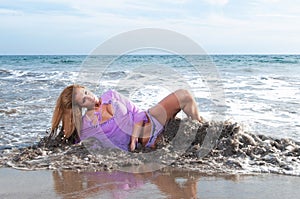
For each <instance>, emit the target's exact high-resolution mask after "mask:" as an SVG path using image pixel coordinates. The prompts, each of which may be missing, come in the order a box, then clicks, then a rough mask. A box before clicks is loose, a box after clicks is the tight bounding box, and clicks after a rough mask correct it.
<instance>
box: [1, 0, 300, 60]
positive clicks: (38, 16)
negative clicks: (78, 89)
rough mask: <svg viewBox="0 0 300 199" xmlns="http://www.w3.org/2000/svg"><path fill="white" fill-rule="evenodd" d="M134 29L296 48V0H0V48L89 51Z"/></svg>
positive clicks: (227, 47) (299, 38) (299, 49)
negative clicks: (152, 29) (165, 30)
mask: <svg viewBox="0 0 300 199" xmlns="http://www.w3.org/2000/svg"><path fill="white" fill-rule="evenodd" d="M139 28H162V29H168V30H172V31H175V32H178V33H180V34H183V35H185V36H187V37H188V38H190V39H192V40H193V41H195V42H197V43H198V44H199V45H200V46H201V47H202V48H203V49H204V50H205V51H206V52H207V53H209V54H300V0H247V1H243V0H148V1H146V0H143V1H138V0H112V1H107V0H105V1H104V0H0V55H7V54H12V55H13V54H24V55H26V54H89V53H90V52H91V51H93V49H95V48H96V47H97V46H99V45H100V44H101V43H103V42H105V41H106V40H108V39H110V38H112V37H113V36H115V35H118V34H120V33H123V32H126V31H131V30H135V29H139ZM174 42H176V41H174Z"/></svg>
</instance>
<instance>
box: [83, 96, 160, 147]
mask: <svg viewBox="0 0 300 199" xmlns="http://www.w3.org/2000/svg"><path fill="white" fill-rule="evenodd" d="M101 100H102V103H101V105H100V106H102V105H103V104H111V105H112V107H113V111H114V115H113V117H112V118H110V119H109V120H107V121H105V122H104V123H101V124H100V121H101V120H102V116H101V113H100V112H95V115H97V117H98V124H96V125H94V124H93V123H92V121H90V120H89V119H88V118H87V116H86V115H84V116H83V117H82V129H81V134H80V139H81V140H85V139H88V138H96V139H97V140H98V141H99V142H100V143H101V145H102V147H105V148H119V149H122V150H125V151H128V149H129V143H130V139H131V134H132V132H133V126H134V124H135V123H138V122H141V121H144V122H148V118H147V115H146V114H147V113H146V112H145V111H143V110H140V109H139V108H138V107H137V106H135V105H134V104H133V103H132V102H131V101H130V100H128V99H127V98H126V97H124V96H123V95H121V94H119V93H117V92H115V91H113V90H108V91H107V92H105V93H103V95H102V96H101ZM100 110H101V107H100ZM148 115H149V114H148ZM152 119H153V118H152ZM161 127H162V125H161ZM162 128H163V127H162ZM162 128H161V129H157V130H159V131H160V132H161V130H162ZM152 132H153V131H152ZM160 132H159V133H160ZM153 135H154V134H153ZM155 135H156V136H155V139H156V137H157V135H158V134H157V133H155ZM155 139H154V140H155ZM151 140H153V139H151Z"/></svg>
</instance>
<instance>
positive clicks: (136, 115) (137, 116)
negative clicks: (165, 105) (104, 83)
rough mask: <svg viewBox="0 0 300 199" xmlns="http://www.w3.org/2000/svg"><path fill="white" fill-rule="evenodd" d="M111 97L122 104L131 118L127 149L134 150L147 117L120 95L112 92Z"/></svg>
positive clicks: (142, 111)
mask: <svg viewBox="0 0 300 199" xmlns="http://www.w3.org/2000/svg"><path fill="white" fill-rule="evenodd" d="M112 97H113V98H115V99H117V100H118V101H119V102H121V103H122V104H124V105H125V106H126V108H127V111H129V112H130V113H131V114H132V116H133V122H134V125H133V131H132V132H131V140H130V144H129V149H130V150H131V151H133V150H134V149H135V148H136V144H137V142H138V139H139V138H140V137H141V132H142V131H143V126H144V123H145V122H148V117H147V115H146V113H145V111H144V110H141V109H139V108H138V107H137V106H136V105H135V104H134V103H133V102H132V101H130V100H129V99H128V98H126V97H125V96H123V95H121V94H120V93H118V92H116V91H112Z"/></svg>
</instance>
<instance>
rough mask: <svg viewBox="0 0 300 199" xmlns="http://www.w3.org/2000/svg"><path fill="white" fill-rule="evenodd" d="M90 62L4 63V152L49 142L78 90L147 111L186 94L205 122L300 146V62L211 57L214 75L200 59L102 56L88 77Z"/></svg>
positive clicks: (42, 59)
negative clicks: (56, 119) (62, 105)
mask: <svg viewBox="0 0 300 199" xmlns="http://www.w3.org/2000/svg"><path fill="white" fill-rule="evenodd" d="M89 58H90V57H89V56H85V55H67V56H63V55H51V56H46V55H32V56H21V55H16V56H0V149H10V148H12V147H24V146H28V145H32V144H33V143H36V142H38V141H39V139H40V138H42V137H44V136H45V135H46V130H49V128H50V127H51V117H52V113H53V110H54V107H55V103H56V99H57V97H58V96H59V94H60V92H61V91H62V90H63V88H64V87H66V86H68V85H70V84H74V83H81V84H84V85H85V86H87V87H89V88H90V89H91V90H92V91H94V92H95V93H96V94H97V95H101V92H103V91H105V90H107V89H110V88H112V89H116V90H118V91H119V92H121V93H122V94H124V95H125V96H127V97H129V98H131V100H132V101H134V102H135V103H136V104H137V105H138V106H140V107H141V108H143V109H147V108H149V107H151V106H153V105H155V104H156V103H157V102H159V100H161V99H162V98H163V97H164V96H165V95H167V94H168V93H169V92H172V91H174V90H175V89H178V88H180V87H183V88H187V89H189V90H190V91H191V93H192V94H193V95H194V97H195V99H196V101H197V103H198V107H199V111H200V114H201V115H202V116H203V117H204V118H205V119H207V120H213V119H216V118H219V117H218V116H219V115H222V117H221V119H222V120H228V119H230V120H233V121H236V122H238V123H240V124H241V125H243V126H244V127H245V128H246V129H247V131H249V132H251V133H255V134H264V135H267V136H271V137H277V138H291V139H294V140H297V141H299V140H300V121H299V118H300V113H299V111H300V75H299V74H300V55H211V56H209V62H210V63H209V64H208V65H209V67H210V68H211V67H214V69H215V70H212V71H211V70H209V69H205V65H206V61H207V60H203V59H202V57H201V56H196V55H193V56H190V57H189V59H188V60H185V59H184V58H182V57H179V56H174V55H127V56H122V57H121V58H120V57H119V58H113V59H112V58H111V57H109V56H101V57H97V58H95V60H94V62H93V63H94V66H93V69H92V70H90V69H88V73H87V70H86V68H88V67H87V65H88V62H87V61H86V60H88V59H89ZM211 73H216V74H213V75H215V76H214V77H215V78H214V79H213V80H209V79H207V77H208V76H210V75H212V74H211ZM215 82H217V84H215ZM211 85H213V86H214V87H211ZM216 85H217V87H218V91H221V92H219V93H218V95H221V97H222V102H221V103H219V104H218V102H216V101H217V100H216V99H215V98H214V88H215V87H216ZM218 107H221V109H220V110H221V111H220V112H219V111H216V110H217V109H218ZM219 119H220V118H219Z"/></svg>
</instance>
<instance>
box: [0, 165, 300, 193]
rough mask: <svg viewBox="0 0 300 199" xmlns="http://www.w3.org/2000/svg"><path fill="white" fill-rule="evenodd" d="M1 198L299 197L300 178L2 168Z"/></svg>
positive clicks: (176, 171) (168, 170) (170, 171)
mask: <svg viewBox="0 0 300 199" xmlns="http://www.w3.org/2000/svg"><path fill="white" fill-rule="evenodd" d="M0 176H1V179H0V198H32V197H37V198H82V197H84V198H128V197H131V198H147V197H149V194H151V197H154V198H161V197H171V198H172V197H174V196H177V197H181V196H183V197H188V198H190V197H197V198H203V197H205V198H257V197H259V198H272V199H274V198H297V197H298V196H299V194H300V190H299V189H298V186H299V184H300V178H299V177H296V176H286V175H278V174H256V175H243V174H236V175H233V174H220V175H215V174H213V175H210V174H209V175H207V174H204V173H198V172H195V171H188V170H182V169H174V168H164V169H162V170H159V171H154V172H150V173H144V174H134V173H126V172H121V171H113V172H111V171H110V172H109V171H105V172H77V171H70V170H69V171H68V170H52V171H51V170H35V171H20V170H16V169H12V168H0Z"/></svg>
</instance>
